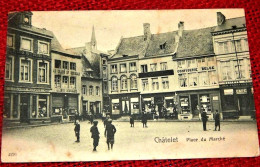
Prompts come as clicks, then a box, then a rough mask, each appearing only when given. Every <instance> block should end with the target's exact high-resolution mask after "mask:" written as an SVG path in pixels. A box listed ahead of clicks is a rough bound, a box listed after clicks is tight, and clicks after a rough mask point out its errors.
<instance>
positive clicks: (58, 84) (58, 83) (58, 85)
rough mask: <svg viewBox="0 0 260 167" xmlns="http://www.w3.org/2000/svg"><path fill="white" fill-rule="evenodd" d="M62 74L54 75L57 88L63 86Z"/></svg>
mask: <svg viewBox="0 0 260 167" xmlns="http://www.w3.org/2000/svg"><path fill="white" fill-rule="evenodd" d="M60 81H61V76H60V75H55V77H54V84H55V88H60V87H61V82H60Z"/></svg>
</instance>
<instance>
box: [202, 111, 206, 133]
mask: <svg viewBox="0 0 260 167" xmlns="http://www.w3.org/2000/svg"><path fill="white" fill-rule="evenodd" d="M201 119H202V122H203V130H204V131H206V130H207V127H206V123H207V121H208V116H207V112H206V111H203V112H202V113H201Z"/></svg>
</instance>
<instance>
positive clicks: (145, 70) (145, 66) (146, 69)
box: [141, 64, 148, 73]
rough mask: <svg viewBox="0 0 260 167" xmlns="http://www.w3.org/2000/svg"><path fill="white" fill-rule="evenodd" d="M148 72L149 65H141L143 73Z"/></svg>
mask: <svg viewBox="0 0 260 167" xmlns="http://www.w3.org/2000/svg"><path fill="white" fill-rule="evenodd" d="M146 72H148V68H147V65H146V64H145V65H141V73H146Z"/></svg>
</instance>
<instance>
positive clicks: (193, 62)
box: [187, 59, 197, 68]
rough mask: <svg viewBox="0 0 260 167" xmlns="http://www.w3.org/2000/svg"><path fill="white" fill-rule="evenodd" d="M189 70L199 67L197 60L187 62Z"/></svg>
mask: <svg viewBox="0 0 260 167" xmlns="http://www.w3.org/2000/svg"><path fill="white" fill-rule="evenodd" d="M187 64H188V68H194V67H197V63H196V59H191V60H187Z"/></svg>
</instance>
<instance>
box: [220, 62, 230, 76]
mask: <svg viewBox="0 0 260 167" xmlns="http://www.w3.org/2000/svg"><path fill="white" fill-rule="evenodd" d="M220 66H221V70H222V73H221V74H222V80H223V81H226V80H231V79H232V77H231V70H230V61H224V62H221V65H220Z"/></svg>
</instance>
